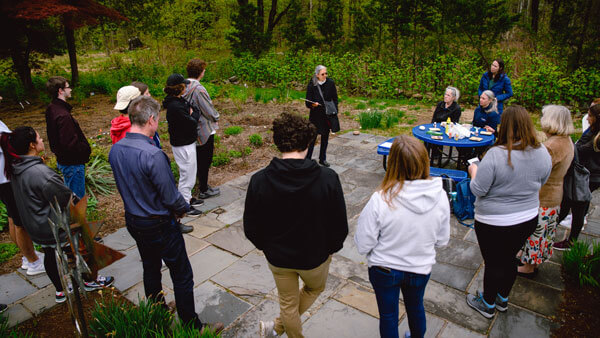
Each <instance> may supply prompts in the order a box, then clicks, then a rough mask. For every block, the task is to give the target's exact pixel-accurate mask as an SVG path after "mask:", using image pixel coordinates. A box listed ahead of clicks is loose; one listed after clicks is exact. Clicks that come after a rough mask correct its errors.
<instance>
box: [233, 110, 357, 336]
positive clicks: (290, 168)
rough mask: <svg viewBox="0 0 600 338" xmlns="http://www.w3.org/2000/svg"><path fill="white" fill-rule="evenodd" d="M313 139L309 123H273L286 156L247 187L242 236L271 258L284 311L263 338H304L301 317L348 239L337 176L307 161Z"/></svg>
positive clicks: (295, 119)
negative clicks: (299, 287)
mask: <svg viewBox="0 0 600 338" xmlns="http://www.w3.org/2000/svg"><path fill="white" fill-rule="evenodd" d="M315 137H316V130H315V127H314V125H312V124H311V123H310V122H309V121H307V120H306V119H304V118H303V117H301V116H298V115H294V114H289V113H283V114H282V115H281V116H280V117H279V118H277V119H275V121H273V141H274V142H275V145H276V146H277V148H278V149H279V150H280V151H281V153H282V154H281V155H282V156H281V158H273V160H272V161H271V163H270V164H269V165H268V166H267V167H266V168H264V169H262V170H260V171H259V172H257V173H256V174H254V175H253V176H252V178H251V179H250V184H249V186H248V193H247V195H246V203H245V209H244V232H245V234H246V237H247V238H248V239H249V240H250V241H251V242H252V243H253V244H254V245H255V246H256V248H258V249H259V250H262V251H263V252H264V254H265V256H266V258H267V261H268V263H269V268H270V269H271V272H272V273H273V278H274V279H275V284H276V285H277V291H278V293H279V303H280V309H281V313H280V317H278V318H276V319H275V320H274V321H267V322H263V321H261V322H260V336H261V337H274V336H277V335H282V334H283V333H284V332H285V333H287V335H288V337H302V324H301V322H300V316H301V315H302V313H303V312H304V311H306V310H307V309H308V308H309V307H310V306H311V304H312V303H313V302H314V301H315V299H316V298H317V297H318V296H319V294H320V293H321V292H322V291H323V290H324V288H325V283H326V281H327V274H328V271H329V263H330V262H331V255H332V254H333V253H335V252H337V251H339V250H340V249H341V248H342V246H343V243H344V239H345V238H346V236H347V235H348V220H347V218H346V204H345V202H344V193H343V191H342V186H341V184H340V180H339V177H338V175H337V174H336V173H335V171H333V170H331V169H329V168H325V167H321V166H319V165H318V164H317V163H316V162H314V161H312V160H310V159H307V158H306V153H307V151H308V149H307V148H308V145H309V144H310V143H311V142H312V141H313V140H314V139H315ZM298 277H300V278H301V279H302V280H303V281H304V287H303V288H302V289H301V290H298Z"/></svg>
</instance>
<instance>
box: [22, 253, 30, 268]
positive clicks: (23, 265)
mask: <svg viewBox="0 0 600 338" xmlns="http://www.w3.org/2000/svg"><path fill="white" fill-rule="evenodd" d="M21 269H23V270H27V269H29V261H28V260H27V258H26V257H25V256H23V257H21Z"/></svg>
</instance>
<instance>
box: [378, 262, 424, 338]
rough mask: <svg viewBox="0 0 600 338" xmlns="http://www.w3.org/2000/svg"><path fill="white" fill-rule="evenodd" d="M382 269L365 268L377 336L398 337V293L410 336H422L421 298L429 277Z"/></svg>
mask: <svg viewBox="0 0 600 338" xmlns="http://www.w3.org/2000/svg"><path fill="white" fill-rule="evenodd" d="M385 269H387V268H383V269H382V268H380V267H376V266H372V267H370V268H369V280H370V281H371V285H373V290H375V297H376V298H377V307H378V308H379V334H380V335H381V337H382V338H388V337H390V338H391V337H393V338H398V316H399V313H398V300H399V298H400V290H402V296H403V297H404V307H405V308H406V315H407V316H408V326H409V328H410V334H411V337H413V338H420V337H423V336H424V335H425V330H426V328H427V325H426V321H425V308H424V307H423V295H424V294H425V286H427V282H428V281H429V276H430V275H431V274H429V275H421V274H418V273H413V272H405V271H400V270H394V269H389V272H388V271H385Z"/></svg>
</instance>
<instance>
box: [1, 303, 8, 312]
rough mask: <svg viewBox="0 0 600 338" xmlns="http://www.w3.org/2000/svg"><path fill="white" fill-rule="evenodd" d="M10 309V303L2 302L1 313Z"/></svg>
mask: <svg viewBox="0 0 600 338" xmlns="http://www.w3.org/2000/svg"><path fill="white" fill-rule="evenodd" d="M7 309H8V305H6V304H0V313H2V312H4V311H6V310H7Z"/></svg>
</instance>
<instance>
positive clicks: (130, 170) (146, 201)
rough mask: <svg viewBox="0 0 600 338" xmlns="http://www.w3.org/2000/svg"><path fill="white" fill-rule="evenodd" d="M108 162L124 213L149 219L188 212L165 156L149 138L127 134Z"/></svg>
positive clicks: (114, 146) (112, 149)
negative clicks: (123, 206) (121, 200)
mask: <svg viewBox="0 0 600 338" xmlns="http://www.w3.org/2000/svg"><path fill="white" fill-rule="evenodd" d="M108 161H109V162H110V166H111V168H112V170H113V175H114V176H115V182H116V184H117V189H119V193H120V194H121V198H122V199H123V204H124V205H125V211H126V212H128V213H130V214H132V215H135V216H138V217H151V216H170V215H172V214H182V213H185V212H187V211H189V210H190V205H189V204H188V203H186V201H185V200H184V199H183V196H181V193H179V191H178V190H177V187H176V186H175V178H173V173H172V172H171V165H170V163H169V158H168V157H167V154H165V153H164V152H163V151H162V150H161V149H159V148H158V147H156V144H155V143H154V141H153V140H152V139H151V138H149V137H148V136H146V135H142V134H138V133H127V134H126V136H125V137H124V138H122V139H121V140H120V141H119V142H117V143H115V145H113V146H112V148H111V149H110V153H109V155H108Z"/></svg>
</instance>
